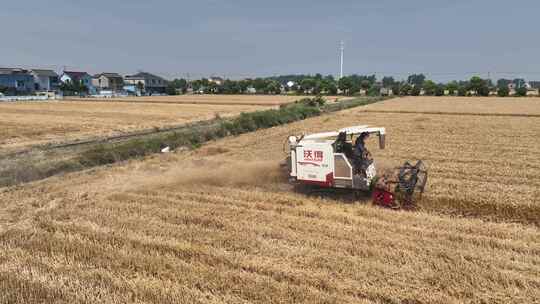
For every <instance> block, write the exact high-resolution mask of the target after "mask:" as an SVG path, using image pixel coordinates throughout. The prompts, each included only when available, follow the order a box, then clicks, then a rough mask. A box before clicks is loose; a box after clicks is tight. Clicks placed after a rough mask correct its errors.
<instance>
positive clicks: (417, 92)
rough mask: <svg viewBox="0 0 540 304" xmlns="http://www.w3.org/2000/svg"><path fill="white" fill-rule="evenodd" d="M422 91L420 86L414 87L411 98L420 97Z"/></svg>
mask: <svg viewBox="0 0 540 304" xmlns="http://www.w3.org/2000/svg"><path fill="white" fill-rule="evenodd" d="M421 90H422V89H420V87H419V86H414V87H413V88H412V89H411V96H419V95H420V91H421Z"/></svg>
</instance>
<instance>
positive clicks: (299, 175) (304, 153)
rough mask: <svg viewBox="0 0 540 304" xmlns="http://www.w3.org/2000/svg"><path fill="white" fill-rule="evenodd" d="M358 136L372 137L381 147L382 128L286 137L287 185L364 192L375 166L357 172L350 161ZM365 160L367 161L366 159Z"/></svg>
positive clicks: (355, 127) (343, 130)
mask: <svg viewBox="0 0 540 304" xmlns="http://www.w3.org/2000/svg"><path fill="white" fill-rule="evenodd" d="M362 133H368V134H376V135H377V136H378V137H379V147H380V148H381V149H384V147H385V135H386V130H385V128H372V127H369V126H367V125H364V126H354V127H349V128H344V129H341V130H339V131H334V132H324V133H316V134H309V135H303V136H290V137H289V139H288V144H289V151H288V157H287V165H288V169H289V180H290V181H291V182H296V183H301V184H308V185H317V186H321V187H327V188H346V189H354V190H362V191H368V190H369V189H370V185H371V182H372V180H373V179H374V178H375V177H376V175H377V170H376V168H375V162H373V160H369V159H366V160H365V161H366V162H367V164H366V165H365V166H362V168H359V167H358V166H357V164H358V160H355V159H354V155H353V154H354V153H353V142H354V141H353V139H354V137H355V136H356V137H357V136H359V135H360V134H362ZM368 158H369V157H368Z"/></svg>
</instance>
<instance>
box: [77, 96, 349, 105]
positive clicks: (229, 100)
mask: <svg viewBox="0 0 540 304" xmlns="http://www.w3.org/2000/svg"><path fill="white" fill-rule="evenodd" d="M308 97H310V96H298V95H209V94H200V95H198V94H197V95H177V96H142V97H118V98H113V99H110V100H112V101H114V102H143V103H173V104H201V105H204V104H206V105H244V106H278V105H281V104H285V103H291V102H294V101H296V100H299V99H302V98H308ZM326 99H327V100H328V101H329V102H332V101H335V100H336V99H339V100H346V99H350V97H343V96H327V97H326ZM74 100H76V99H74Z"/></svg>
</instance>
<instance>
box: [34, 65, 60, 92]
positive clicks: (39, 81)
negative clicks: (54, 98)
mask: <svg viewBox="0 0 540 304" xmlns="http://www.w3.org/2000/svg"><path fill="white" fill-rule="evenodd" d="M30 74H31V75H32V76H33V77H34V84H35V90H36V91H56V90H58V86H59V85H60V79H59V77H58V74H56V72H55V71H53V70H37V69H34V70H31V71H30Z"/></svg>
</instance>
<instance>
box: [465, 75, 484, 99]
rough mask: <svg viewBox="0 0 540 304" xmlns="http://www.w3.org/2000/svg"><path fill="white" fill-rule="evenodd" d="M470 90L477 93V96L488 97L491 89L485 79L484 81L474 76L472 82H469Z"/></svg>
mask: <svg viewBox="0 0 540 304" xmlns="http://www.w3.org/2000/svg"><path fill="white" fill-rule="evenodd" d="M468 89H469V90H472V91H475V92H476V94H477V95H480V96H488V95H489V87H488V83H487V81H486V80H485V79H482V78H480V77H478V76H473V77H472V78H471V80H469V88H468Z"/></svg>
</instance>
